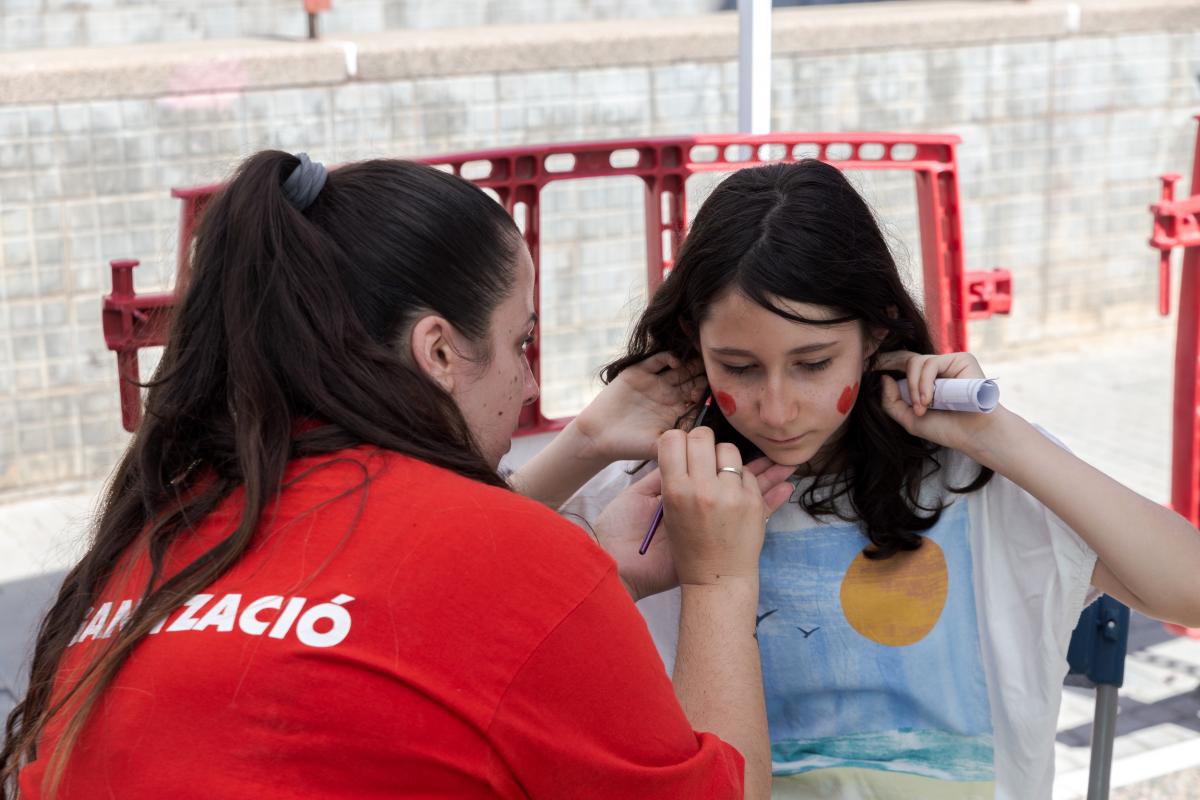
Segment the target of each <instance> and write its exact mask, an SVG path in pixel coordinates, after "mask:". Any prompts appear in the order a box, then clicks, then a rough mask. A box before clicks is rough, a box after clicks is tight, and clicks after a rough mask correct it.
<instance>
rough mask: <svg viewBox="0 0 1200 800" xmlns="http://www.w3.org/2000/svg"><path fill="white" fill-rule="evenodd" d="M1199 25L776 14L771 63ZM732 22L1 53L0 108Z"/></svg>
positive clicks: (230, 84)
mask: <svg viewBox="0 0 1200 800" xmlns="http://www.w3.org/2000/svg"><path fill="white" fill-rule="evenodd" d="M1196 30H1200V3H1197V2H1195V0H1144V1H1142V2H1138V1H1137V0H1081V1H1080V2H1075V3H1069V2H1063V1H1062V0H1027V2H1004V1H1003V0H991V2H929V1H926V2H911V1H910V2H897V3H870V4H863V5H836V6H823V7H805V8H790V9H779V10H777V11H776V12H775V14H774V48H775V53H776V54H778V55H796V54H822V53H837V52H848V51H872V50H888V49H895V48H920V47H926V46H930V45H938V46H955V45H968V44H979V43H986V42H1004V41H1013V40H1028V39H1041V40H1045V39H1055V38H1065V37H1071V36H1087V35H1104V34H1111V33H1135V32H1140V31H1168V32H1185V31H1196ZM736 53H737V15H736V14H734V13H722V14H711V15H705V16H698V17H689V18H682V19H658V20H637V21H634V20H607V21H602V22H587V23H568V24H548V25H525V26H512V27H508V26H488V27H480V28H464V29H443V30H432V31H387V32H382V33H378V34H368V35H363V36H357V37H351V38H346V39H342V40H336V41H335V40H326V41H321V42H307V41H286V40H278V39H261V40H257V39H239V40H231V41H211V42H199V43H190V44H183V45H181V44H155V45H141V46H136V47H122V48H112V49H107V48H89V49H84V50H33V51H25V52H17V53H8V54H2V55H0V104H9V105H12V104H20V103H36V102H54V101H63V100H90V99H102V98H114V97H161V96H171V95H186V94H195V93H206V92H230V91H234V92H236V91H245V90H251V89H269V88H278V87H284V86H301V85H303V86H313V85H327V84H338V83H343V82H346V81H350V80H355V79H357V80H367V81H390V80H403V79H408V78H423V77H441V76H452V75H476V74H495V73H502V72H523V71H535V70H557V69H578V68H595V67H621V66H654V65H661V64H670V63H677V62H684V61H719V60H728V59H730V58H733V57H734V56H735V55H736Z"/></svg>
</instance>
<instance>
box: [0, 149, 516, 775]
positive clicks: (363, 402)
mask: <svg viewBox="0 0 1200 800" xmlns="http://www.w3.org/2000/svg"><path fill="white" fill-rule="evenodd" d="M298 163H299V161H298V159H297V158H296V157H295V156H292V155H289V154H287V153H282V152H278V151H265V152H261V153H258V154H257V155H254V156H252V157H251V158H249V159H247V160H246V161H245V162H244V163H243V164H242V166H241V168H240V169H239V170H238V171H237V174H236V175H235V177H234V178H233V180H232V181H231V182H230V183H229V184H228V186H227V187H226V188H225V189H224V190H222V191H221V192H220V194H219V195H218V196H217V197H215V198H214V199H213V201H212V203H211V204H210V206H209V208H208V209H207V211H206V212H205V214H204V218H203V220H202V221H201V224H200V226H199V228H198V230H197V234H196V240H195V244H194V257H193V261H192V263H193V265H194V267H193V273H192V276H191V279H190V285H189V287H188V289H187V291H186V294H185V296H184V298H183V300H182V302H181V304H180V305H179V307H178V308H177V312H176V315H175V318H174V320H173V322H172V328H171V332H170V336H169V342H168V344H167V346H166V348H165V350H164V352H163V356H162V360H161V362H160V366H159V368H158V370H157V372H156V374H155V377H154V378H153V380H151V381H150V382H149V384H148V386H149V392H148V396H147V400H146V412H145V419H144V422H143V423H142V425H141V426H140V428H139V429H138V431H137V433H136V434H135V435H134V437H133V440H132V442H131V444H130V446H129V448H128V450H127V451H126V452H125V454H124V456H123V457H122V459H121V461H120V463H119V465H118V466H117V468H116V470H115V473H114V477H113V479H112V482H111V485H110V486H109V488H108V492H107V495H106V497H105V500H104V503H103V507H102V510H101V512H100V516H99V521H98V525H97V530H96V533H95V536H94V541H93V543H92V545H91V547H90V548H89V550H88V552H87V554H86V555H85V556H84V557H83V559H82V560H81V561H80V562H79V564H77V565H76V566H75V567H74V569H72V570H71V571H70V573H69V574H68V575H67V577H66V579H65V580H64V582H63V585H62V588H61V590H60V591H59V593H58V597H57V599H56V601H55V603H54V605H53V607H52V608H51V609H50V611H49V613H48V614H47V615H46V617H45V618H44V619H43V620H42V623H41V627H40V628H39V631H38V635H37V641H36V645H35V649H34V654H33V664H32V670H31V679H30V683H29V689H28V691H27V693H26V695H25V697H24V698H23V699H22V700H21V701H20V702H19V703H18V704H17V706H16V707H15V708H14V709H13V711H12V713H11V714H10V715H9V717H8V721H7V725H6V728H5V743H4V750H3V754H2V756H0V759H2V765H3V772H2V774H0V795H3V796H5V797H8V796H9V794H10V792H11V794H12V796H14V797H15V796H16V793H17V792H18V791H19V790H18V788H17V773H18V772H19V770H20V768H21V767H22V766H23V765H24V764H26V763H28V762H29V761H31V760H33V759H34V758H38V757H47V756H48V755H52V760H51V762H50V765H49V766H50V768H49V770H48V785H49V786H50V788H51V790H53V788H54V786H55V785H56V784H57V780H58V776H60V775H61V770H62V768H63V765H64V764H65V763H66V759H67V756H68V755H69V753H70V749H71V747H72V744H73V742H74V741H75V739H76V737H77V736H78V733H79V731H80V729H81V728H82V726H83V724H84V722H85V721H86V719H87V716H88V712H89V711H90V710H91V708H92V707H93V706H94V704H95V702H96V699H97V697H98V696H99V695H100V693H101V692H102V691H103V690H104V688H105V687H106V686H107V685H108V683H109V682H110V681H111V680H112V678H113V676H114V674H116V672H117V671H118V670H119V669H120V667H121V665H122V664H123V663H124V661H125V659H126V658H127V657H128V656H129V653H130V652H131V651H132V649H133V648H134V647H135V646H136V645H137V643H138V642H139V640H141V639H142V637H143V636H144V635H145V634H146V633H147V631H149V629H150V628H152V627H153V626H154V625H155V624H156V623H157V622H158V621H159V620H161V619H162V618H163V617H165V616H166V615H167V614H169V613H170V612H171V611H173V610H174V609H175V608H177V607H178V605H179V604H180V603H181V602H182V601H183V600H185V599H186V598H188V597H190V596H192V595H193V594H195V593H196V592H198V591H199V590H200V589H202V588H203V587H205V586H207V585H208V584H210V583H211V582H212V581H214V580H215V579H216V578H218V577H219V576H221V575H222V574H223V573H224V572H226V571H227V570H228V569H229V568H230V567H231V566H232V565H233V564H234V563H236V562H237V560H238V559H239V558H240V557H241V555H242V553H243V552H244V551H245V550H246V548H247V546H248V544H249V543H250V541H251V537H252V536H253V534H254V530H255V527H256V524H257V520H258V519H259V517H260V514H261V513H262V512H263V510H264V508H266V506H267V505H268V503H270V502H271V500H272V498H273V497H274V496H275V495H276V494H277V493H278V492H279V490H280V487H281V481H282V478H283V474H284V468H285V466H286V464H287V462H288V461H289V459H292V458H296V457H301V456H311V455H317V454H323V453H333V452H335V451H338V450H342V449H344V448H348V447H353V446H357V445H362V444H369V445H375V446H377V447H379V448H383V449H386V450H391V451H395V452H398V453H403V454H406V455H409V456H412V457H414V458H417V459H421V460H423V461H426V462H429V463H431V464H435V465H437V466H440V467H444V468H446V469H449V470H452V471H454V472H456V473H458V474H460V475H463V476H466V477H468V478H472V479H474V480H477V481H481V482H483V483H487V484H491V485H495V486H505V483H504V481H503V480H502V479H501V478H500V476H498V475H497V474H496V472H495V470H494V469H493V468H492V467H491V466H490V465H489V464H488V462H487V460H486V459H485V458H484V457H483V455H482V454H481V453H480V451H479V449H478V447H477V446H476V443H475V440H474V439H473V437H472V435H471V431H470V430H469V429H468V427H467V423H466V421H465V420H464V418H463V416H462V414H461V413H460V412H459V410H458V407H457V406H456V405H455V403H454V402H453V400H452V399H451V398H450V396H449V395H448V394H447V393H446V392H445V391H444V390H443V389H442V388H441V387H440V386H439V385H438V384H437V383H435V382H434V381H432V380H431V379H429V378H428V377H427V376H426V375H425V374H424V373H423V372H422V371H421V370H420V369H419V368H418V367H417V366H416V365H414V364H413V363H412V361H411V359H410V358H409V357H407V355H405V348H404V347H403V346H402V345H403V344H404V341H405V338H406V335H407V332H408V329H409V327H410V326H411V324H412V323H413V322H414V321H415V320H416V319H417V318H418V316H419V315H421V314H424V313H436V314H438V315H441V316H442V317H444V318H446V319H447V320H448V321H449V322H450V323H451V324H452V325H454V326H455V327H456V328H457V329H458V330H459V331H461V332H462V333H463V334H464V335H465V336H466V337H467V338H468V339H470V340H471V341H473V342H477V343H480V345H481V347H483V348H486V345H484V344H483V343H485V342H486V341H487V331H488V330H489V328H490V320H491V316H492V312H493V311H494V310H495V308H496V306H497V305H498V304H499V303H500V302H501V301H502V300H503V299H504V298H505V297H506V296H507V295H508V294H509V293H510V291H511V290H512V287H513V285H514V283H515V276H514V269H515V264H516V257H517V249H516V248H517V247H518V246H519V236H520V234H519V233H518V231H517V228H516V226H515V225H514V223H513V221H512V219H511V218H510V217H509V216H508V214H507V213H505V211H504V210H503V208H501V207H500V206H499V205H498V204H496V203H495V202H493V201H492V200H491V199H490V198H489V197H488V196H487V195H486V194H484V193H483V192H482V191H480V190H479V189H478V188H476V187H475V186H473V185H471V184H470V183H468V182H466V181H464V180H462V179H460V178H457V177H454V176H452V175H448V174H445V173H443V172H440V171H438V170H436V169H433V168H431V167H427V166H422V165H419V164H414V163H410V162H404V161H394V160H379V161H367V162H362V163H357V164H352V165H348V166H344V167H342V168H340V169H337V170H335V171H333V172H332V173H330V175H329V178H328V181H327V182H326V184H325V186H324V188H323V189H322V190H321V192H320V194H319V195H318V196H317V198H316V200H315V202H314V203H313V204H312V205H311V206H310V207H308V208H307V209H305V210H304V211H303V212H301V211H298V210H297V209H296V208H295V207H293V206H292V205H291V204H290V203H289V202H288V200H287V198H286V197H285V195H284V193H283V191H282V188H281V184H282V182H283V181H284V180H285V179H286V178H287V176H288V175H289V174H290V173H291V172H292V170H293V169H295V168H296V166H297V164H298ZM483 357H486V353H485V354H484V356H483ZM298 422H302V423H305V424H303V425H297V423H298ZM239 487H241V488H244V490H245V492H244V496H245V500H244V505H243V507H242V509H241V516H240V519H239V521H238V523H237V525H236V527H235V528H234V530H233V531H232V532H231V533H230V534H229V535H228V536H227V537H226V538H225V539H224V540H223V541H221V542H220V543H219V544H217V545H216V546H215V547H213V548H212V549H211V550H209V551H207V552H205V553H204V554H203V555H201V556H200V557H199V558H197V559H196V560H195V561H193V562H192V563H190V564H188V565H187V566H186V567H184V568H183V569H182V570H181V571H180V572H178V573H177V574H175V575H173V576H169V577H166V579H165V580H164V579H163V578H164V576H163V575H162V567H163V561H164V556H165V555H166V553H167V551H168V550H169V548H170V547H171V545H172V543H174V542H175V541H176V540H177V539H178V538H179V537H180V536H181V535H183V534H185V533H186V532H187V531H188V530H190V529H191V528H193V527H194V526H195V525H196V524H197V522H198V521H199V520H201V519H203V518H204V517H205V516H206V515H207V514H209V513H210V512H211V511H213V510H214V509H215V508H216V507H217V505H218V504H219V503H220V502H221V501H222V500H223V499H225V498H226V497H228V496H229V495H230V493H231V492H233V491H234V489H236V488H239ZM135 542H137V543H139V545H140V544H142V543H144V544H145V546H146V547H147V550H148V553H149V558H150V562H151V573H152V574H151V576H150V579H149V580H148V582H147V585H146V587H145V590H144V591H145V594H144V597H143V599H142V601H141V603H140V604H139V605H138V606H137V608H136V610H135V611H134V613H133V614H132V616H131V617H130V618H129V620H128V622H127V623H126V625H125V626H124V628H123V629H122V630H121V631H120V632H119V633H118V634H117V635H116V636H115V637H114V639H113V640H112V641H111V643H110V646H108V647H107V648H106V649H105V650H104V652H103V653H101V654H99V655H98V656H97V657H96V658H94V660H93V661H92V662H91V663H90V664H89V665H88V666H87V668H86V669H85V670H84V672H83V674H82V676H81V677H80V679H79V680H78V681H76V682H74V683H73V685H71V686H67V687H64V689H65V691H64V692H63V696H62V697H59V696H58V694H57V691H56V692H55V697H54V701H53V703H52V702H51V694H52V689H53V688H54V681H55V675H56V673H57V671H58V667H59V663H60V661H61V659H62V657H63V654H64V651H65V650H66V647H67V644H68V642H69V641H70V640H71V638H72V637H73V636H74V634H75V633H76V632H77V631H78V629H79V627H80V625H81V624H82V623H83V621H84V617H85V615H86V613H87V610H88V608H89V607H90V606H92V605H93V601H94V600H95V599H96V597H97V595H98V593H100V592H101V591H102V590H103V588H104V587H105V585H106V583H107V582H108V581H109V579H110V577H111V576H112V574H113V571H114V569H115V567H116V565H117V564H118V563H119V562H120V561H121V560H122V556H123V555H125V554H126V553H127V551H128V550H129V548H130V547H131V546H132V545H133V544H134V543H135ZM59 713H61V714H63V715H64V719H65V720H66V723H65V725H64V735H63V737H62V739H61V743H60V746H59V747H58V748H57V752H56V753H54V754H46V753H41V754H39V753H38V752H37V743H38V739H39V736H40V734H41V732H42V730H43V729H44V727H45V725H46V722H47V720H48V719H49V718H50V717H51V716H53V715H55V714H59Z"/></svg>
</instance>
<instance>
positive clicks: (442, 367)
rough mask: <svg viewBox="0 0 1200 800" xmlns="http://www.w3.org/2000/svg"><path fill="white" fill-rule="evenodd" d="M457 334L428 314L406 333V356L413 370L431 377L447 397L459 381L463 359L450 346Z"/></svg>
mask: <svg viewBox="0 0 1200 800" xmlns="http://www.w3.org/2000/svg"><path fill="white" fill-rule="evenodd" d="M456 335H457V332H456V331H455V330H454V326H453V325H451V324H450V322H449V321H448V320H446V319H445V318H444V317H439V316H437V315H436V314H430V315H429V316H426V317H421V319H419V320H417V322H416V324H415V325H413V327H412V332H411V333H410V334H409V341H408V347H409V354H410V355H411V356H412V360H413V363H414V364H416V365H417V367H418V368H419V369H420V370H421V371H422V372H424V373H425V374H426V375H428V376H429V377H430V378H433V380H434V381H436V382H437V384H438V385H439V386H441V387H442V389H444V390H445V391H446V393H447V394H451V393H453V392H454V388H455V385H456V384H457V383H458V382H459V381H461V379H462V376H463V371H464V368H465V367H468V366H469V364H468V363H467V359H466V357H465V356H464V355H463V354H462V353H461V352H460V351H459V349H458V348H457V347H455V346H454V338H455V337H456Z"/></svg>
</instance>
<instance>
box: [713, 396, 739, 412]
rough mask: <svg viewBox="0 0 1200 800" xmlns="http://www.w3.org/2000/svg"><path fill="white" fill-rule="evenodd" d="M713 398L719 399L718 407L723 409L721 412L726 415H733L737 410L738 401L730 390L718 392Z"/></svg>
mask: <svg viewBox="0 0 1200 800" xmlns="http://www.w3.org/2000/svg"><path fill="white" fill-rule="evenodd" d="M713 399H715V400H716V401H717V408H719V409H721V413H722V414H724V415H725V416H726V417H731V416H733V415H734V414H735V413H736V412H737V403H736V402H735V401H734V399H733V396H732V395H730V394H729V393H728V392H716V393H714V394H713Z"/></svg>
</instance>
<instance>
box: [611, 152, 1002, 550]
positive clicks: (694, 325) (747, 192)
mask: <svg viewBox="0 0 1200 800" xmlns="http://www.w3.org/2000/svg"><path fill="white" fill-rule="evenodd" d="M729 291H738V292H741V293H742V294H744V295H745V296H746V297H747V298H749V299H750V300H752V301H754V302H756V303H758V304H759V305H761V306H762V307H763V308H766V309H767V310H769V311H771V312H773V313H776V314H779V315H780V316H782V317H785V318H787V319H791V320H793V321H797V322H807V323H811V324H816V325H822V324H825V325H828V324H836V323H841V322H846V321H850V320H858V321H859V322H861V324H862V326H863V330H864V333H865V334H871V333H872V332H884V336H883V339H882V342H881V343H880V346H879V348H878V350H877V351H876V352H877V353H884V352H888V351H890V350H910V351H913V352H915V353H933V352H934V347H933V341H932V339H931V338H930V335H929V329H928V326H927V325H926V323H925V319H924V317H923V316H922V314H921V312H920V310H919V309H918V308H917V306H916V304H915V303H914V302H913V300H912V298H911V297H910V296H909V294H908V292H907V291H906V290H905V288H904V284H903V282H902V281H901V278H900V273H899V271H898V270H897V269H896V262H895V260H894V259H893V258H892V254H891V251H890V250H889V249H888V246H887V242H886V241H885V240H884V237H883V234H882V233H881V232H880V230H879V225H878V224H877V223H876V221H875V217H874V215H873V214H872V213H871V210H870V208H869V207H868V206H867V204H866V202H865V201H864V200H863V198H862V197H861V196H860V195H859V194H858V192H857V191H855V189H854V187H853V186H851V185H850V182H849V181H847V180H846V177H845V176H844V175H843V174H842V173H841V171H840V170H838V169H837V168H835V167H832V166H830V165H828V164H825V163H823V162H821V161H815V160H811V159H810V160H804V161H799V162H795V163H788V164H775V165H771V166H764V167H755V168H750V169H744V170H741V171H739V172H736V173H734V174H733V175H730V176H729V177H728V178H726V179H725V180H724V181H722V182H721V184H720V185H719V186H718V187H717V188H716V190H715V191H714V192H713V193H712V195H710V196H709V198H708V199H707V200H706V201H705V203H704V205H703V206H702V207H701V209H700V211H699V213H698V214H697V215H696V220H695V222H694V223H693V224H692V228H691V230H690V231H689V233H688V235H687V239H686V240H685V241H684V243H683V247H682V248H681V249H680V252H679V258H678V261H677V262H676V264H675V267H674V268H673V269H672V270H671V274H670V275H669V276H668V277H667V279H666V280H664V281H663V283H662V285H661V286H660V287H659V288H658V291H657V292H656V293H655V295H654V297H653V299H652V300H651V302H650V304H649V306H648V307H647V308H646V310H645V312H644V313H643V314H642V317H641V319H640V320H639V321H638V323H637V325H636V326H635V327H634V330H633V333H632V334H631V336H630V339H629V344H628V347H627V352H626V354H625V355H624V356H623V357H621V358H619V359H617V360H616V361H614V362H612V363H611V364H609V365H608V366H607V367H605V368H604V370H603V371H602V377H603V378H604V380H605V381H606V382H607V381H611V380H612V379H614V378H615V377H616V376H617V375H619V374H620V373H621V371H622V370H624V369H626V368H627V367H629V366H631V365H633V364H635V363H637V362H638V361H641V360H642V359H644V358H646V357H647V356H650V355H652V354H654V353H657V352H661V351H663V350H666V351H669V352H671V353H673V354H675V355H676V356H678V357H680V358H682V359H691V358H698V357H699V355H700V354H699V350H698V339H697V335H698V331H699V329H700V323H701V322H702V321H703V320H704V318H705V315H706V314H707V313H708V310H709V308H710V306H711V305H712V304H713V303H714V302H716V301H717V300H719V299H720V298H721V297H722V296H724V295H725V294H726V293H727V292H729ZM776 297H778V298H784V299H787V300H790V301H793V302H800V303H810V304H814V305H820V306H826V307H828V308H831V309H834V310H835V312H836V316H835V318H834V319H830V320H808V319H802V318H800V317H797V316H795V315H794V314H792V313H789V312H788V311H787V310H786V309H783V308H780V307H779V306H778V305H777V304H776V303H775V302H774V301H773V300H772V298H776ZM872 358H874V356H872ZM871 366H872V365H871V364H870V363H868V365H867V371H866V373H865V374H864V375H863V377H862V386H861V389H860V391H859V395H858V402H857V403H856V404H855V405H854V408H853V410H852V411H851V413H850V416H849V419H848V421H847V427H846V430H845V433H844V435H843V437H842V439H841V440H840V442H839V448H840V455H841V459H840V460H839V461H838V469H837V471H836V473H834V474H824V475H821V476H820V477H819V478H818V480H816V481H814V482H813V484H812V486H811V487H810V489H809V490H808V491H807V492H805V493H803V494H802V495H801V497H800V501H799V502H800V504H801V506H802V507H803V508H804V509H805V510H806V511H808V512H809V513H810V514H814V515H816V514H829V515H836V516H839V517H841V518H843V519H847V520H848V521H856V522H859V523H860V524H861V525H862V527H863V529H864V531H865V532H866V535H867V537H868V538H869V539H870V545H869V546H868V547H867V548H865V549H864V555H866V556H868V557H870V558H888V557H890V556H891V555H893V554H895V553H896V552H898V551H901V550H915V549H917V548H918V547H920V545H921V533H922V532H924V531H927V530H929V528H931V527H932V526H933V525H934V524H935V523H936V522H937V520H938V518H939V517H940V515H941V512H942V508H943V507H942V506H941V505H935V506H933V507H924V506H922V504H921V484H922V482H923V481H924V479H925V478H927V477H929V476H930V475H932V474H933V473H934V472H936V471H937V470H938V469H939V464H938V460H937V459H938V449H939V448H938V446H937V445H935V444H932V443H931V442H928V441H926V440H924V439H920V438H918V437H916V436H912V435H910V434H909V433H908V432H906V431H905V430H904V429H903V428H901V427H900V426H899V425H898V424H897V423H895V422H894V421H893V420H892V419H891V417H889V416H888V415H887V413H886V412H884V410H883V406H882V405H881V403H880V380H879V373H878V372H875V371H873V370H872V369H871ZM704 424H705V425H709V426H711V427H712V428H713V429H714V431H715V433H716V434H717V438H718V440H719V441H731V442H734V443H736V444H738V445H739V447H740V448H741V449H742V451H743V454H744V455H746V456H749V455H752V454H754V453H753V452H752V451H753V445H751V444H750V442H749V441H748V440H746V439H745V437H743V436H741V434H739V433H738V432H737V431H736V430H734V429H733V426H732V425H730V424H729V422H728V420H726V419H725V418H724V416H723V415H722V414H721V412H720V410H719V409H718V408H716V407H715V406H714V407H712V408H710V409H709V411H708V415H707V416H706V418H705V423H704ZM991 476H992V472H991V471H990V470H986V469H984V470H983V471H982V472H981V473H980V475H979V477H978V478H976V479H975V480H974V481H973V482H972V483H971V484H970V485H969V486H967V487H964V488H962V489H956V491H963V492H968V491H974V490H975V489H977V488H979V487H981V486H983V485H984V484H985V483H987V481H988V480H990V478H991Z"/></svg>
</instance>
